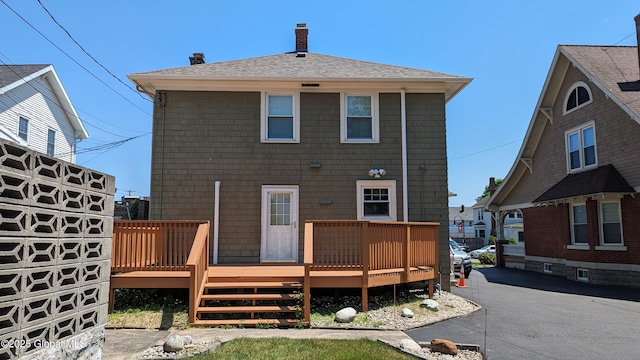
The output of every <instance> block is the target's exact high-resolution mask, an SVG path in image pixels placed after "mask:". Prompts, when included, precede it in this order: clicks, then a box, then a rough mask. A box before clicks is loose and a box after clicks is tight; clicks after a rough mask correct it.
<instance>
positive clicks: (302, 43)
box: [296, 23, 309, 53]
mask: <svg viewBox="0 0 640 360" xmlns="http://www.w3.org/2000/svg"><path fill="white" fill-rule="evenodd" d="M307 35H309V29H307V24H304V23H301V24H297V25H296V52H297V53H299V52H307V51H308V46H307Z"/></svg>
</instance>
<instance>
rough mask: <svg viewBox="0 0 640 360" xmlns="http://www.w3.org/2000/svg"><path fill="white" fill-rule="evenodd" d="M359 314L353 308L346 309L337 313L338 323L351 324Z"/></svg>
mask: <svg viewBox="0 0 640 360" xmlns="http://www.w3.org/2000/svg"><path fill="white" fill-rule="evenodd" d="M357 313H358V312H357V311H356V309H354V308H352V307H346V308H344V309H342V310H340V311H338V312H337V313H336V321H337V322H339V323H350V322H352V321H353V319H354V318H355V317H356V314H357Z"/></svg>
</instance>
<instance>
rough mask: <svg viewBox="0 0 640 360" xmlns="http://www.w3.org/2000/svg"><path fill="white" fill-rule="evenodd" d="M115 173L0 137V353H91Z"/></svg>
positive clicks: (100, 331) (104, 294)
mask: <svg viewBox="0 0 640 360" xmlns="http://www.w3.org/2000/svg"><path fill="white" fill-rule="evenodd" d="M114 193H115V178H114V177H113V176H110V175H106V174H103V173H100V172H97V171H93V170H91V169H87V168H84V167H80V166H77V165H75V164H72V163H68V162H64V161H61V160H59V159H55V158H51V157H49V156H47V155H44V154H41V153H38V152H35V151H32V150H29V149H27V148H24V147H21V146H18V145H15V144H13V143H11V142H8V141H5V140H3V139H0V360H2V359H18V358H20V359H41V358H47V359H99V358H101V354H102V346H103V344H104V327H105V325H106V321H107V308H108V297H109V272H110V257H111V254H110V252H111V236H112V232H113V206H114V197H113V194H114Z"/></svg>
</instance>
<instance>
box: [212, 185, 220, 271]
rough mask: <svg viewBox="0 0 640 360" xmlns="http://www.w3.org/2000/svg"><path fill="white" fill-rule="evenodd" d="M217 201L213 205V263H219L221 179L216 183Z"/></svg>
mask: <svg viewBox="0 0 640 360" xmlns="http://www.w3.org/2000/svg"><path fill="white" fill-rule="evenodd" d="M215 184H216V185H215V195H214V196H215V197H216V199H215V202H214V205H213V263H214V264H217V263H218V232H219V227H218V224H219V223H220V180H216V183H215Z"/></svg>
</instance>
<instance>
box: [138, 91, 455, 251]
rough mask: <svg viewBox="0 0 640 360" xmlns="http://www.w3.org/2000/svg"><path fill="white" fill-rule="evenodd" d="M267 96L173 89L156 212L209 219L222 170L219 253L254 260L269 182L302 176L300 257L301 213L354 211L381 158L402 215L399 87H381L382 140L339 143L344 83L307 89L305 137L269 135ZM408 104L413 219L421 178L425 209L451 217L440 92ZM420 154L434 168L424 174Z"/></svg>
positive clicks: (157, 139) (157, 174)
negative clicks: (264, 128) (267, 139)
mask: <svg viewBox="0 0 640 360" xmlns="http://www.w3.org/2000/svg"><path fill="white" fill-rule="evenodd" d="M372 90H375V89H372ZM260 96H261V95H260V93H259V92H188V91H168V92H167V93H166V96H165V100H166V106H164V107H162V106H158V105H156V106H155V107H154V127H153V158H152V180H151V198H152V199H154V201H153V202H152V203H151V215H150V216H151V217H152V218H154V219H167V220H168V219H172V220H175V219H198V220H199V219H205V220H206V219H212V218H213V206H214V200H215V199H214V182H215V181H216V180H220V181H221V194H220V232H219V239H220V240H219V262H220V263H257V262H259V260H260V236H261V223H260V220H261V189H262V186H263V185H297V186H299V201H300V203H299V215H300V218H299V224H300V226H299V227H298V228H299V247H298V248H299V258H300V259H301V258H302V254H303V226H301V225H302V224H303V223H304V221H305V220H317V219H356V216H357V208H356V206H357V204H356V181H357V180H371V178H370V177H369V176H368V172H369V169H372V168H384V169H385V170H386V171H387V175H386V176H384V177H383V179H384V180H396V190H397V194H396V198H397V208H398V219H399V220H401V219H402V216H403V214H402V161H401V155H402V153H401V150H402V142H401V123H400V94H399V93H382V94H380V95H379V104H380V106H379V107H380V142H379V143H364V144H355V143H340V93H338V92H335V93H320V92H306V93H305V92H303V93H301V94H300V119H301V120H300V143H299V144H277V143H262V142H260V121H261V120H260ZM407 113H408V114H410V115H408V117H407V118H408V123H409V124H410V125H409V127H410V129H411V130H410V131H409V133H410V134H411V136H412V137H411V139H410V141H409V144H410V146H411V151H410V152H409V161H410V166H409V179H410V185H409V186H410V189H411V188H412V187H413V188H416V189H415V190H412V191H416V193H413V194H412V198H411V199H410V208H411V209H412V210H411V211H415V215H412V216H411V219H412V220H420V219H419V216H420V207H419V206H420V205H418V204H420V202H419V201H418V200H419V199H418V198H417V196H418V194H419V193H420V192H419V191H420V189H419V188H418V186H420V185H418V184H422V183H424V186H425V194H426V195H425V198H426V200H425V202H424V206H425V207H426V210H425V212H424V213H423V214H422V215H423V216H424V217H426V220H429V221H438V219H440V218H441V219H442V221H443V223H446V219H445V217H446V214H447V212H446V209H447V202H446V201H447V198H446V190H447V186H446V184H447V181H446V153H445V146H446V143H445V138H446V134H445V130H444V99H443V96H442V95H441V94H440V95H438V94H415V95H414V94H408V95H407ZM441 127H442V128H441ZM414 147H415V148H414ZM310 163H319V164H320V167H319V168H317V167H310V166H309V164H310ZM422 163H425V164H426V169H427V171H426V173H425V175H424V181H423V180H422V179H423V178H422V175H421V172H420V170H419V165H420V164H422ZM414 197H415V198H414ZM322 200H328V201H324V202H325V203H326V202H330V203H329V204H322V203H321V201H322ZM443 209H444V210H443ZM440 212H442V213H441V214H440ZM410 214H411V212H410ZM443 229H444V230H446V227H443ZM444 233H446V231H445V232H444ZM441 237H442V236H441Z"/></svg>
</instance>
